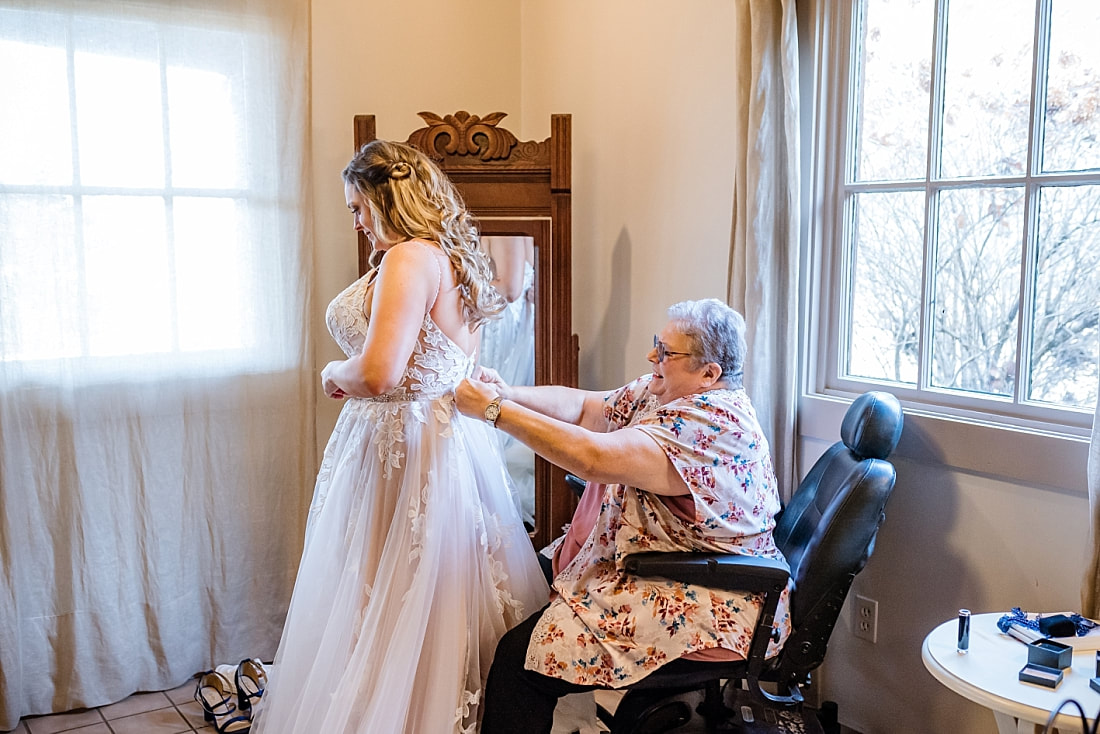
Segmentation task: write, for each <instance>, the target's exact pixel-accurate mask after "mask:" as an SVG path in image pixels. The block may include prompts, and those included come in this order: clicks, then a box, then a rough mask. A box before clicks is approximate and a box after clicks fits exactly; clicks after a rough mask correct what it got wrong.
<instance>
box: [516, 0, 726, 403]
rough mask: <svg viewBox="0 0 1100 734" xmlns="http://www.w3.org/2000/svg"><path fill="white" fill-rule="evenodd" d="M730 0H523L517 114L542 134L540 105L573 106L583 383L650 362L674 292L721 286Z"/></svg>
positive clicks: (546, 112) (576, 300) (632, 373)
mask: <svg viewBox="0 0 1100 734" xmlns="http://www.w3.org/2000/svg"><path fill="white" fill-rule="evenodd" d="M733 5H734V4H733V3H730V2H729V1H728V0H692V2H690V3H668V2H657V1H655V0H600V1H599V2H591V1H590V0H560V1H556V2H546V1H545V0H523V2H522V6H523V20H522V22H523V50H522V53H523V78H522V87H521V88H522V96H523V119H524V123H525V124H526V125H528V126H532V127H531V128H530V129H531V130H532V131H533V132H538V133H539V134H545V132H546V128H547V127H548V125H549V116H550V114H551V113H554V112H569V113H572V115H573V192H574V196H573V202H574V203H573V294H574V296H573V313H574V319H573V324H574V328H575V330H576V332H577V333H578V335H579V338H580V346H581V356H580V383H581V386H582V387H588V388H608V387H615V386H618V385H619V384H622V383H623V382H625V381H626V380H627V379H632V378H633V377H636V376H638V375H639V374H641V373H643V372H645V371H648V368H649V366H648V363H647V362H646V361H645V355H646V353H647V352H648V351H649V349H650V348H651V346H652V336H653V334H654V333H655V332H657V331H659V330H660V328H661V327H662V326H663V325H664V321H665V309H666V308H667V307H668V306H669V305H671V304H672V303H674V302H676V301H679V300H683V299H687V298H703V297H710V296H713V297H718V298H723V299H724V298H725V296H726V292H727V280H728V278H727V268H728V259H729V258H728V251H729V242H730V230H731V222H732V206H733V175H732V164H731V159H732V155H733V152H732V151H733V145H732V144H731V143H730V142H729V140H728V138H727V137H726V130H727V121H728V120H729V119H730V117H731V116H732V114H733V104H732V99H731V95H730V94H729V93H728V90H730V89H731V87H732V80H731V77H732V73H733V59H734V57H735V55H734V50H733V48H731V44H730V40H729V29H730V28H731V25H732V23H733V17H734V13H733ZM544 121H545V122H544ZM536 125H537V126H540V127H538V128H537V129H536V128H535V127H533V126H536ZM582 315H583V316H582Z"/></svg>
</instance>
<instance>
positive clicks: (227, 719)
mask: <svg viewBox="0 0 1100 734" xmlns="http://www.w3.org/2000/svg"><path fill="white" fill-rule="evenodd" d="M195 700H196V701H198V702H199V705H201V706H202V717H203V719H204V720H205V721H208V722H211V723H213V724H214V729H215V730H217V732H218V734H229V733H230V732H246V731H248V730H249V729H250V728H251V727H252V716H251V713H250V712H247V711H243V712H242V711H239V710H238V708H237V706H236V705H235V704H234V703H233V684H232V683H230V682H229V679H228V678H226V677H225V676H224V675H222V674H221V673H216V672H214V671H213V670H208V671H206V672H205V673H203V674H202V677H201V678H199V684H198V686H196V687H195Z"/></svg>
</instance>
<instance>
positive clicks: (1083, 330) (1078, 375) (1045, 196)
mask: <svg viewBox="0 0 1100 734" xmlns="http://www.w3.org/2000/svg"><path fill="white" fill-rule="evenodd" d="M1098 243H1100V186H1075V187H1058V188H1055V187H1048V188H1044V189H1043V190H1042V191H1041V192H1040V210H1039V250H1038V265H1037V267H1036V275H1035V309H1034V321H1033V324H1032V329H1033V331H1032V339H1031V350H1032V353H1031V390H1030V391H1029V397H1030V399H1032V400H1037V401H1040V402H1046V403H1056V404H1061V405H1066V406H1076V407H1080V408H1088V409H1092V408H1093V407H1094V406H1095V405H1096V390H1097V363H1098V362H1100V337H1098V336H1097V319H1098V318H1100V244H1098Z"/></svg>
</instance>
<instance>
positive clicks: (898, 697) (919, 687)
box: [820, 421, 997, 734]
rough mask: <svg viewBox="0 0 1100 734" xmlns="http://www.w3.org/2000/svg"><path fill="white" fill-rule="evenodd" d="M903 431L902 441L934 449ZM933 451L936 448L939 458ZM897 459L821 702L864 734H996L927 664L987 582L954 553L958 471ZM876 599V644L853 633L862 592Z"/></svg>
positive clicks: (912, 430) (912, 426) (911, 428)
mask: <svg viewBox="0 0 1100 734" xmlns="http://www.w3.org/2000/svg"><path fill="white" fill-rule="evenodd" d="M928 439H929V437H927V436H922V435H920V429H919V427H918V426H917V424H916V423H915V422H912V421H911V422H908V423H906V425H905V431H904V435H903V437H902V442H913V441H919V442H921V443H922V444H925V446H922V448H923V449H926V450H925V451H922V452H921V453H923V454H928V453H929V451H928V449H929V448H930V447H934V445H935V442H934V441H932V440H928ZM934 453H935V452H934V451H933V454H934ZM930 460H931V461H930V464H929V465H926V464H924V463H919V464H918V463H914V462H911V461H907V460H904V459H898V458H897V457H896V456H895V458H893V459H892V461H893V463H894V465H895V467H896V468H897V473H898V477H897V483H896V485H895V488H894V492H893V494H892V495H891V497H890V501H889V503H888V504H887V505H886V521H885V523H883V525H882V529H881V530H880V531H879V534H878V538H877V541H876V546H875V551H874V555H872V557H871V560H870V561H869V562H868V564H867V567H866V568H865V569H864V570H863V572H862V573H861V574H860V575H859V576H857V577H856V580H855V582H854V583H853V585H852V590H851V592H850V593H849V594H848V601H847V602H846V604H845V609H844V611H843V613H842V614H841V617H840V619H839V620H838V622H837V627H836V629H835V630H834V632H833V635H832V638H831V640H830V645H829V653H828V655H827V657H826V658H825V663H824V665H823V666H822V675H821V681H820V683H821V691H822V692H821V698H822V699H823V700H832V701H836V702H837V703H838V705H839V716H840V720H841V721H842V722H843V723H844V724H845V725H847V726H850V727H852V728H854V729H855V730H857V731H860V732H863V733H864V734H886V733H887V732H890V733H893V732H906V733H907V734H941V733H942V732H946V731H959V732H967V733H968V734H996V732H997V728H996V725H995V722H994V719H993V715H992V714H991V713H990V712H989V711H988V710H987V709H984V708H982V707H980V706H978V705H977V704H974V703H971V702H969V701H967V700H966V699H964V698H962V697H961V696H959V695H957V694H955V693H953V692H951V691H949V690H948V689H947V688H945V687H943V686H942V685H941V684H940V683H939V682H938V681H936V679H935V678H933V677H932V676H931V674H929V673H928V671H927V670H926V669H925V667H924V663H923V662H922V661H921V644H922V643H923V641H924V638H925V636H926V635H927V634H928V633H929V632H930V631H931V630H932V629H934V628H935V627H936V626H938V625H939V624H941V623H942V622H944V621H946V620H948V619H952V618H954V617H955V616H956V614H957V613H958V610H959V608H960V607H968V606H971V605H975V606H976V607H977V609H979V610H981V609H982V607H981V604H982V600H980V599H975V598H974V593H975V590H976V589H980V588H981V587H982V584H980V583H978V580H977V579H976V578H975V577H974V571H973V569H972V568H971V567H970V566H969V564H968V563H967V560H966V559H965V558H963V557H962V556H960V555H959V554H958V553H956V552H955V551H953V550H952V547H951V536H952V532H953V529H954V527H955V525H956V522H957V515H958V512H959V507H960V502H959V491H960V490H959V487H958V484H957V482H956V481H955V477H954V476H953V475H952V473H951V472H950V471H948V470H946V469H942V468H941V467H939V466H936V465H935V461H934V458H933V457H930ZM857 594H858V595H860V596H865V597H869V598H871V599H875V600H877V601H878V635H877V641H876V642H874V643H871V642H869V641H867V640H863V639H859V638H856V637H854V636H853V634H852V608H853V603H854V600H855V596H856V595H857Z"/></svg>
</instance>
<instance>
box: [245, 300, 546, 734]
mask: <svg viewBox="0 0 1100 734" xmlns="http://www.w3.org/2000/svg"><path fill="white" fill-rule="evenodd" d="M368 291H369V286H368V281H367V278H362V279H360V280H358V281H356V282H355V283H353V284H352V285H351V286H349V287H348V288H347V289H346V290H345V291H344V292H343V293H341V294H340V295H339V296H337V297H336V299H335V300H334V301H333V302H332V303H331V304H330V305H329V308H328V312H327V313H326V320H327V322H328V326H329V331H330V332H331V333H332V336H333V337H334V338H335V339H336V341H337V342H338V343H339V345H340V347H341V348H342V349H343V350H344V352H345V353H346V354H348V355H349V356H351V355H354V354H358V353H359V352H360V351H361V349H362V345H363V341H364V338H365V334H366V326H367V316H366V314H365V313H364V310H365V309H364V304H365V303H366V299H367V298H368V297H369V293H368ZM472 369H473V364H472V360H471V358H470V357H468V356H467V355H466V354H465V353H463V352H462V350H461V349H459V347H458V346H457V345H456V344H455V343H454V342H452V341H451V340H450V339H449V338H448V337H447V336H446V335H445V334H444V333H443V332H442V331H441V330H440V329H439V327H438V326H436V324H435V323H434V322H433V321H432V319H431V318H430V316H425V318H424V323H423V325H422V326H421V330H420V336H419V339H418V341H417V345H416V348H415V350H414V352H413V355H412V357H411V358H410V360H409V363H408V366H407V367H406V369H405V373H404V378H403V380H402V383H401V384H400V385H399V386H398V387H396V388H395V389H394V390H392V391H390V392H389V393H387V394H385V395H382V396H379V397H376V398H369V399H357V398H353V399H349V400H348V401H347V404H346V405H345V406H344V408H343V411H342V412H341V413H340V417H339V419H338V421H337V423H336V428H335V429H334V430H333V433H332V437H331V438H330V439H329V443H328V446H327V447H326V449H325V453H324V457H323V460H322V463H321V470H320V473H319V475H318V477H317V485H316V489H315V491H314V497H313V503H312V505H311V507H310V511H309V520H308V524H307V529H306V541H305V549H304V551H303V555H302V560H301V564H300V566H299V570H298V579H297V581H296V583H295V587H294V595H293V598H292V600H291V604H290V611H289V613H288V615H287V620H286V625H285V627H284V629H283V636H282V641H281V642H280V644H279V651H278V653H277V654H276V657H275V664H274V666H273V670H272V676H271V683H270V685H269V687H268V690H267V692H266V693H265V695H264V698H263V700H262V702H261V704H260V705H259V706H258V707H257V714H256V723H255V724H254V726H253V732H254V733H255V734H351V733H353V732H354V733H356V734H450V733H454V734H459V733H461V734H473V732H476V730H477V724H478V720H479V718H480V716H479V712H480V706H481V703H482V700H481V699H482V695H483V693H482V691H483V688H482V687H483V684H484V681H485V677H486V676H487V675H488V672H489V664H490V662H491V660H492V654H493V650H494V648H495V646H496V642H497V640H498V639H499V638H500V636H501V635H503V634H504V632H505V631H506V630H507V629H509V628H510V627H512V626H514V625H516V624H517V623H518V622H520V621H522V620H523V619H524V618H525V617H526V616H527V615H529V614H531V613H532V612H535V611H537V610H538V609H540V608H541V607H542V606H543V605H544V604H545V603H546V601H547V587H546V583H545V581H544V580H543V577H542V573H541V571H540V570H539V565H538V561H537V560H536V558H535V553H534V550H533V549H532V546H531V542H530V540H529V539H528V537H527V534H526V533H525V532H524V529H523V525H522V524H521V522H520V518H519V516H518V514H517V512H516V509H515V506H514V505H513V502H512V499H511V497H510V494H509V489H508V487H507V485H506V478H505V473H504V468H503V465H502V463H501V457H500V454H499V449H498V446H499V443H498V440H497V438H496V437H495V436H493V435H492V433H493V432H492V431H491V429H490V428H489V427H488V426H487V425H486V424H485V423H483V422H481V421H478V420H473V419H470V418H466V417H464V416H461V415H460V414H458V412H457V411H456V410H455V409H454V405H453V393H452V391H453V389H454V387H455V385H456V384H457V383H458V382H459V381H460V380H461V379H462V378H464V377H466V376H467V375H469V374H470V373H471V371H472Z"/></svg>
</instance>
